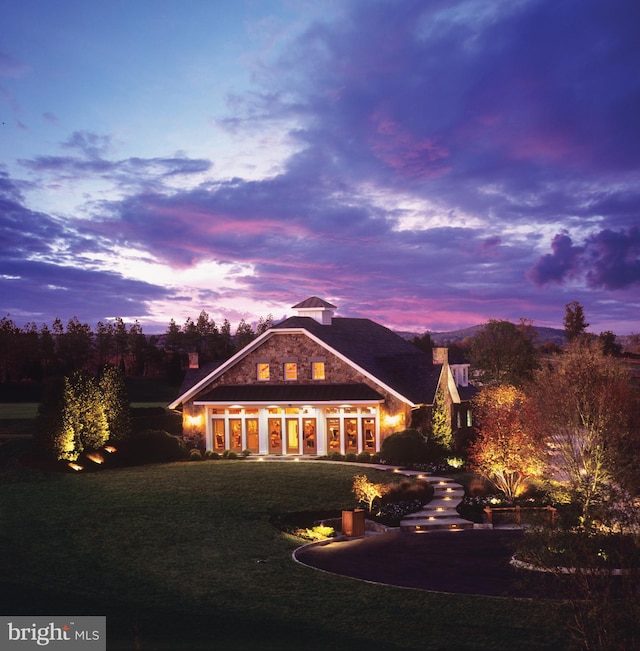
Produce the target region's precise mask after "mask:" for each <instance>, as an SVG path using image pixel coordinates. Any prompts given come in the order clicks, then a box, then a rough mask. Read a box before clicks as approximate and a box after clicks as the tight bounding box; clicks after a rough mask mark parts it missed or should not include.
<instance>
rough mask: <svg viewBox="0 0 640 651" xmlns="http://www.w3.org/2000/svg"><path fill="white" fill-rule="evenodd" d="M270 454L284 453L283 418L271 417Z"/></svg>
mask: <svg viewBox="0 0 640 651" xmlns="http://www.w3.org/2000/svg"><path fill="white" fill-rule="evenodd" d="M268 422H269V454H282V420H281V419H280V418H269V421H268Z"/></svg>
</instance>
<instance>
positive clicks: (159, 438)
mask: <svg viewBox="0 0 640 651" xmlns="http://www.w3.org/2000/svg"><path fill="white" fill-rule="evenodd" d="M186 457H187V450H186V447H185V445H184V442H183V441H182V439H180V438H178V437H177V436H173V434H169V432H165V431H164V430H153V429H148V430H144V431H142V432H138V433H135V434H132V435H131V436H129V437H127V438H126V439H123V440H122V441H120V442H119V443H118V452H117V457H116V459H117V460H118V462H119V463H121V464H122V465H143V464H146V463H165V462H169V461H180V460H182V459H185V458H186Z"/></svg>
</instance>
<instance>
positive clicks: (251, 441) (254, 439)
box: [246, 418, 260, 454]
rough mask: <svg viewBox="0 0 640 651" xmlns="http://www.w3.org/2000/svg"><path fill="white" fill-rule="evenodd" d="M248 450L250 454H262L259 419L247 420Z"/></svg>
mask: <svg viewBox="0 0 640 651" xmlns="http://www.w3.org/2000/svg"><path fill="white" fill-rule="evenodd" d="M246 425H247V450H249V451H250V452H255V453H256V454H257V453H258V452H260V443H259V441H258V419H257V418H247V420H246Z"/></svg>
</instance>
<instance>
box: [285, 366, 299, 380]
mask: <svg viewBox="0 0 640 651" xmlns="http://www.w3.org/2000/svg"><path fill="white" fill-rule="evenodd" d="M284 379H285V380H297V379H298V365H297V364H296V363H295V362H285V363H284Z"/></svg>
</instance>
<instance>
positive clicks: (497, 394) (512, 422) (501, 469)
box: [469, 385, 544, 500]
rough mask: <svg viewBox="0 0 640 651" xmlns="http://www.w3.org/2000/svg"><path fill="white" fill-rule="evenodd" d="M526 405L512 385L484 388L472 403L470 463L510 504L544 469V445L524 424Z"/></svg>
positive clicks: (520, 391) (518, 390)
mask: <svg viewBox="0 0 640 651" xmlns="http://www.w3.org/2000/svg"><path fill="white" fill-rule="evenodd" d="M525 403H526V398H525V394H524V393H523V391H522V390H520V389H518V388H516V387H514V386H511V385H501V386H492V387H485V388H483V389H482V391H480V393H479V394H478V395H477V396H476V398H475V399H474V413H475V416H476V422H477V428H478V431H477V438H476V440H475V441H474V442H473V443H472V444H471V446H470V448H469V460H470V462H471V465H472V467H474V468H475V469H476V470H477V471H478V472H479V473H480V474H482V475H483V476H485V477H486V478H487V479H489V480H490V481H492V482H493V483H494V484H495V485H496V487H497V488H498V489H499V490H501V491H502V492H503V493H504V494H505V496H506V497H507V499H509V500H511V499H513V498H514V497H517V496H518V495H520V494H521V493H522V492H523V490H524V487H525V485H526V483H527V481H528V480H529V479H530V478H532V477H536V476H540V475H541V474H542V472H543V469H544V464H543V459H544V445H543V443H542V441H541V439H540V438H539V437H538V435H537V434H536V430H535V429H530V428H528V427H527V426H526V424H525V418H524V411H525Z"/></svg>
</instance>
